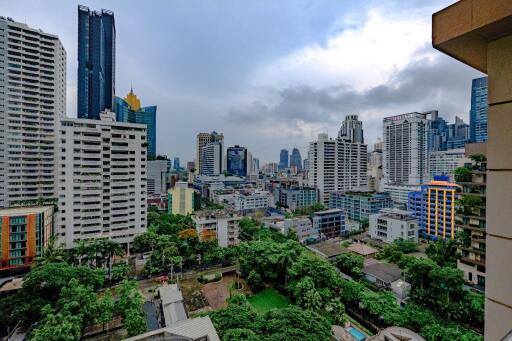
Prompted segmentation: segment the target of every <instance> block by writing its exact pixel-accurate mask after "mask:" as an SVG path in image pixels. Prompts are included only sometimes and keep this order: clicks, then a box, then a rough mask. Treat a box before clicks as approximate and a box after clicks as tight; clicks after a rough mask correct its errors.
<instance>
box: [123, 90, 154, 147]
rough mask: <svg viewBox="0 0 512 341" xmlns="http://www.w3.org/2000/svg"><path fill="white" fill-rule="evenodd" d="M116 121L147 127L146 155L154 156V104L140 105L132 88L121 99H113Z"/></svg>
mask: <svg viewBox="0 0 512 341" xmlns="http://www.w3.org/2000/svg"><path fill="white" fill-rule="evenodd" d="M114 111H115V112H116V121H118V122H128V123H142V124H145V125H146V126H147V127H148V130H147V138H148V157H155V156H156V105H152V106H148V107H141V106H140V100H139V99H138V98H137V96H136V95H135V94H134V93H133V89H131V90H130V93H129V94H128V95H126V97H125V98H124V99H123V98H121V97H116V98H115V101H114Z"/></svg>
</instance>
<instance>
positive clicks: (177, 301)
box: [158, 284, 188, 327]
mask: <svg viewBox="0 0 512 341" xmlns="http://www.w3.org/2000/svg"><path fill="white" fill-rule="evenodd" d="M158 294H159V295H160V299H161V300H162V310H163V313H164V320H165V325H166V326H167V327H169V326H171V325H173V324H175V323H177V322H180V321H183V320H186V319H187V318H188V316H187V312H186V310H185V304H184V302H183V294H182V293H181V290H180V289H179V288H178V285H177V284H165V285H162V286H161V287H159V288H158Z"/></svg>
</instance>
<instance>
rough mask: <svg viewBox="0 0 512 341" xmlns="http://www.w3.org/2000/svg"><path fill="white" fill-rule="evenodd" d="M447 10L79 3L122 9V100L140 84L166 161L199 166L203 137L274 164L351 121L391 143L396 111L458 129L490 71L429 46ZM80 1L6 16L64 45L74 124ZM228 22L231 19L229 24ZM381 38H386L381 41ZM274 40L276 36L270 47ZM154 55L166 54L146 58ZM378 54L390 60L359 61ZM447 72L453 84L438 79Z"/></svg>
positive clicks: (32, 6) (10, 8) (28, 5)
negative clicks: (390, 120)
mask: <svg viewBox="0 0 512 341" xmlns="http://www.w3.org/2000/svg"><path fill="white" fill-rule="evenodd" d="M449 3H450V1H435V2H433V3H431V4H429V5H422V4H420V3H411V4H409V5H408V6H406V7H405V8H404V6H403V4H400V5H402V6H401V7H398V6H397V2H395V1H385V2H378V3H377V2H372V1H370V2H368V3H365V4H359V3H356V2H347V3H344V4H338V3H335V2H329V1H323V2H321V4H320V3H319V4H315V5H308V4H306V3H301V5H302V6H293V11H287V9H289V8H291V6H288V5H290V4H287V3H286V2H283V3H279V4H275V5H273V6H265V5H263V4H257V3H252V4H244V5H240V6H229V4H228V3H227V2H219V3H217V4H216V6H212V5H208V4H201V3H197V4H196V5H197V6H186V5H185V4H184V3H183V2H175V3H172V4H168V3H161V4H159V5H158V6H156V5H155V6H152V7H151V8H145V11H142V12H141V11H140V10H139V6H141V4H138V3H136V2H118V1H112V2H109V3H108V5H106V4H104V3H103V4H102V3H100V2H96V1H81V2H80V4H81V5H85V6H88V7H89V8H91V10H100V9H101V8H105V9H108V10H111V11H113V12H114V14H115V17H116V40H117V43H116V44H117V45H116V56H117V58H116V63H117V68H116V95H117V96H124V95H125V94H126V93H128V92H129V90H130V86H131V84H133V88H134V91H135V92H136V93H137V94H138V95H139V96H140V97H141V98H144V101H145V103H152V104H155V105H157V106H158V107H159V113H160V114H159V117H158V120H159V122H158V126H157V135H158V136H161V137H162V138H161V139H159V140H158V144H157V153H160V154H166V155H168V156H170V157H175V156H179V157H180V158H181V159H183V160H192V159H193V158H194V137H195V136H196V134H197V133H199V132H201V131H211V130H217V131H222V132H223V133H224V134H225V136H226V141H225V142H226V145H235V144H240V145H244V146H247V148H248V149H249V150H251V151H252V152H253V155H255V156H257V157H259V158H260V159H261V160H262V162H263V163H265V162H267V161H276V156H275V154H276V152H275V149H276V150H278V149H279V148H286V147H290V146H297V148H299V150H300V151H301V154H303V155H305V154H306V152H307V145H308V143H309V142H311V141H312V140H314V139H315V137H316V136H317V135H318V134H319V133H328V134H329V135H335V133H336V132H337V130H338V129H339V126H340V125H341V122H342V120H343V117H344V116H345V115H349V114H358V115H359V116H360V119H361V120H362V121H363V122H364V124H365V127H366V129H365V130H366V139H367V141H368V143H372V142H373V141H375V140H376V138H377V137H379V136H381V130H380V124H381V122H382V118H383V117H386V116H392V115H395V114H401V113H405V112H411V111H422V110H439V112H440V115H441V116H442V117H444V118H445V119H447V120H448V121H453V119H454V117H455V116H456V115H457V116H460V117H461V118H463V119H464V120H465V121H466V122H468V121H469V116H468V113H469V107H470V97H471V79H472V78H476V77H479V76H481V74H480V73H478V72H477V71H473V70H471V69H470V68H469V67H466V66H463V65H461V64H459V63H457V62H456V61H453V60H451V59H450V58H448V57H446V56H443V55H440V54H438V53H435V52H434V50H433V49H432V48H431V46H430V13H432V12H434V11H436V10H439V9H440V8H443V7H445V6H446V5H447V4H449ZM78 4H79V3H78V2H64V1H62V2H60V1H55V2H52V3H50V5H48V3H44V4H42V3H34V2H31V1H27V2H23V3H20V4H16V6H14V5H7V6H4V7H5V8H4V9H3V15H5V16H9V17H12V18H13V19H14V20H17V21H21V22H23V21H26V22H30V23H31V26H32V27H35V28H39V29H42V30H43V31H44V32H47V33H51V34H56V35H58V36H59V37H60V39H61V40H62V42H63V45H64V47H65V49H66V51H67V76H68V82H67V97H68V101H67V115H68V116H69V117H76V91H77V84H76V75H77V72H76V71H77V49H76V37H77V26H78V23H77V17H76V8H77V5H78ZM191 8H194V10H195V12H191ZM157 9H158V10H157ZM288 12H290V13H288ZM140 13H146V15H147V16H152V17H153V19H154V20H153V21H155V22H157V21H158V20H159V19H161V20H163V17H164V16H170V18H168V19H169V20H168V19H167V18H166V19H165V22H166V24H167V25H169V26H168V29H166V30H164V31H162V30H160V29H159V28H160V27H159V26H158V25H155V24H147V25H142V26H141V25H133V22H134V21H136V20H137V18H138V17H139V15H140ZM218 16H226V17H232V18H233V19H232V20H230V21H226V22H222V21H218V20H216V18H217V17H218ZM248 16H252V17H254V18H249V17H248ZM183 18H186V19H187V20H185V19H183ZM191 18H192V19H193V20H189V19H191ZM214 18H215V19H214ZM262 20H265V21H262ZM241 23H243V24H241ZM262 23H263V24H262ZM234 25H241V26H240V27H238V26H237V27H238V29H234V27H233V26H234ZM379 31H383V34H378V35H377V37H378V38H379V39H378V40H377V41H375V40H374V39H371V37H373V36H375V34H377V33H378V32H379ZM397 32H403V33H401V34H402V38H403V39H399V42H397V41H395V39H394V40H390V39H389V37H386V34H385V33H388V35H389V36H393V35H394V34H398V33H397ZM269 34H270V35H272V36H273V37H274V39H271V40H270V41H267V39H263V38H264V37H266V36H268V35H269ZM187 37H189V38H193V41H191V39H188V38H187ZM205 37H207V38H205ZM285 37H286V38H287V39H284V38H285ZM244 41H245V42H250V44H247V43H245V44H246V45H249V47H250V48H248V50H249V51H242V50H244V49H240V48H239V47H240V46H241V45H240V44H243V43H244ZM244 46H245V45H244ZM134 47H137V48H134ZM219 47H221V48H219ZM148 50H155V51H156V50H158V51H159V53H158V54H154V55H151V54H150V55H148V53H147V51H148ZM355 50H357V52H354V53H347V51H355ZM248 53H249V54H250V55H246V54H248ZM358 55H359V57H358V58H356V57H357V56H358ZM373 55H380V56H381V57H380V58H379V60H378V61H373V59H374V58H373V57H372V58H367V57H361V56H373ZM167 60H170V61H172V63H168V62H167ZM349 65H351V66H350V67H349ZM155 66H156V67H155ZM156 70H158V72H156ZM354 70H358V72H357V74H356V73H354ZM196 71H197V72H196ZM438 74H443V76H446V79H449V80H450V81H449V82H438V81H437V80H436V79H437V78H438V76H437V75H438ZM219 80H220V81H219ZM413 84H422V86H421V87H418V86H413ZM220 93H222V94H224V95H221V94H220ZM226 94H227V95H226ZM169 132H170V133H169ZM184 141H185V142H186V141H188V142H189V143H183V142H184ZM274 146H276V147H274ZM273 148H275V149H273Z"/></svg>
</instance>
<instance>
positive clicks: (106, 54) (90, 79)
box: [77, 5, 116, 119]
mask: <svg viewBox="0 0 512 341" xmlns="http://www.w3.org/2000/svg"><path fill="white" fill-rule="evenodd" d="M115 46H116V28H115V22H114V13H113V12H111V11H108V10H101V12H100V11H90V10H89V8H87V7H85V6H81V5H79V6H78V84H77V87H78V89H77V91H78V92H77V115H78V118H89V119H99V115H100V112H101V111H103V110H105V109H109V110H111V111H113V108H112V106H113V100H114V94H115V79H116V74H115V72H116V67H115V64H116V48H115Z"/></svg>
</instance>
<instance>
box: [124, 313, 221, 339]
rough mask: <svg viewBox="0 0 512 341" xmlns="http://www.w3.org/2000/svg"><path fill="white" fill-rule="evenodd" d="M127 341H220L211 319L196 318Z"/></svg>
mask: <svg viewBox="0 0 512 341" xmlns="http://www.w3.org/2000/svg"><path fill="white" fill-rule="evenodd" d="M125 340H126V341H136V340H184V341H185V340H192V341H195V340H201V341H220V338H219V336H218V335H217V331H216V330H215V327H214V326H213V323H212V321H211V320H210V317H208V316H204V317H196V318H193V319H189V320H185V321H180V322H178V323H175V324H174V325H172V326H169V327H165V328H161V329H157V330H152V331H150V332H147V333H144V334H140V335H137V336H133V337H130V338H127V339H125Z"/></svg>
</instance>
